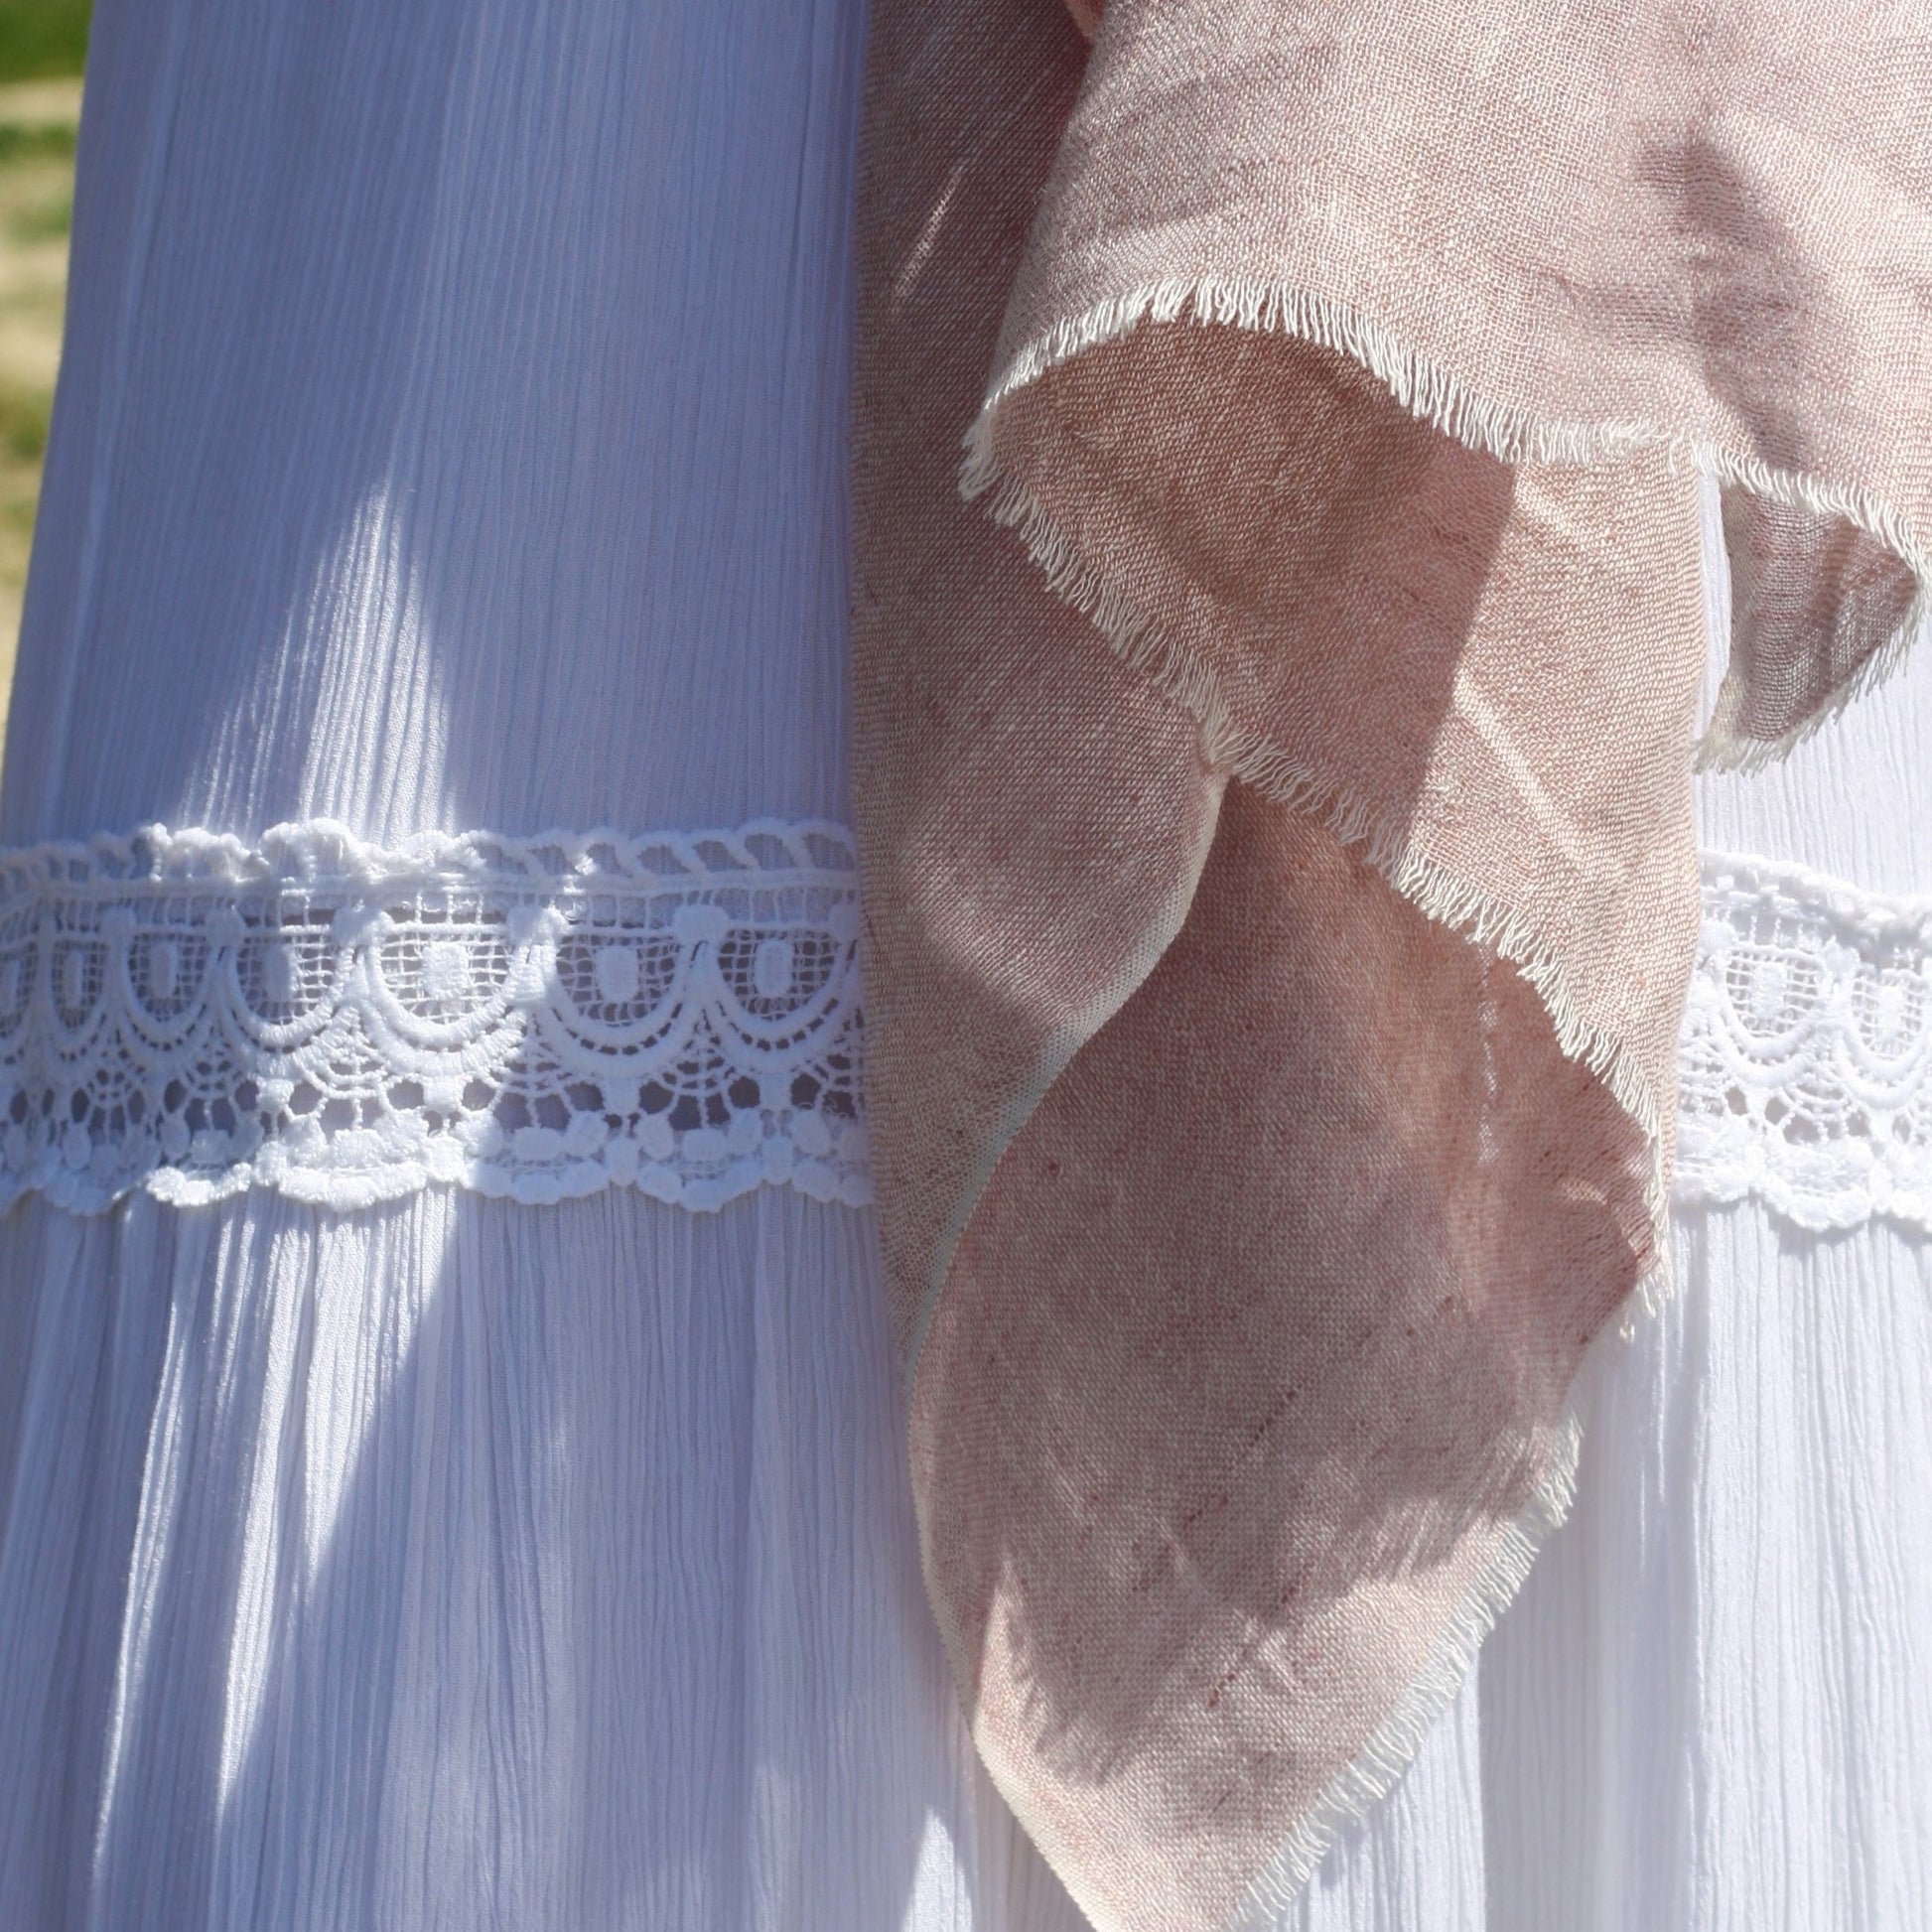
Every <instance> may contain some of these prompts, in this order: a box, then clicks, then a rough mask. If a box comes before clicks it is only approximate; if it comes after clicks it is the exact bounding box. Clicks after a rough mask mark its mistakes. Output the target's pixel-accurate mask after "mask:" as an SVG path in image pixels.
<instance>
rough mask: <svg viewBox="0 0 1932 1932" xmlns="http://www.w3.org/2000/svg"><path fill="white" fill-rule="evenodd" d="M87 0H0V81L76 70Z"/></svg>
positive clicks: (83, 48) (81, 57) (43, 77)
mask: <svg viewBox="0 0 1932 1932" xmlns="http://www.w3.org/2000/svg"><path fill="white" fill-rule="evenodd" d="M88 12H89V0H0V81H7V80H47V79H51V78H53V77H54V76H55V75H57V74H64V73H78V72H79V71H80V64H81V62H82V61H83V60H85V58H86V54H87V15H88Z"/></svg>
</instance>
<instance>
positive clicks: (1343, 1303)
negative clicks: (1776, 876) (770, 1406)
mask: <svg viewBox="0 0 1932 1932" xmlns="http://www.w3.org/2000/svg"><path fill="white" fill-rule="evenodd" d="M871 31H872V44H871V51H870V55H869V64H870V72H869V81H868V98H867V108H866V125H865V132H864V154H863V157H862V182H861V207H860V220H861V239H860V291H859V304H860V313H859V336H860V352H859V366H858V371H857V389H856V412H855V428H854V437H855V451H854V454H855V477H856V483H855V508H856V515H857V565H856V583H855V609H856V640H855V647H856V672H855V675H856V693H857V712H858V724H859V746H858V771H859V778H858V791H857V801H856V802H857V812H858V823H859V831H860V837H861V843H862V851H863V863H864V893H865V903H866V931H865V940H864V944H865V952H866V962H865V963H866V988H867V1024H868V1028H869V1033H870V1043H869V1061H868V1082H869V1111H870V1116H871V1120H872V1123H873V1136H874V1143H875V1167H876V1184H877V1188H878V1193H879V1198H880V1204H881V1209H882V1216H883V1226H884V1238H885V1244H886V1253H887V1261H888V1270H889V1278H890V1281H891V1285H892V1293H893V1296H894V1304H895V1312H896V1317H897V1326H898V1333H899V1337H900V1340H901V1343H902V1346H903V1348H904V1351H905V1360H906V1364H907V1377H908V1380H907V1390H908V1400H909V1418H910V1423H909V1449H910V1457H911V1471H912V1482H913V1490H914V1495H915V1500H916V1504H917V1508H918V1514H919V1523H920V1533H921V1549H922V1554H923V1560H924V1565H925V1573H926V1581H927V1585H928V1589H929V1593H930V1597H931V1601H932V1604H933V1608H934V1610H935V1612H936V1614H937V1617H938V1621H939V1624H940V1627H941V1630H942V1632H943V1634H944V1637H945V1641H946V1644H947V1647H948V1651H949V1653H950V1657H951V1662H952V1666H953V1669H954V1672H955V1674H956V1677H957V1680H958V1684H959V1689H960V1693H961V1696H962V1698H963V1699H964V1702H965V1706H966V1709H967V1712H968V1714H969V1716H970V1719H971V1723H972V1727H973V1733H974V1736H975V1739H976V1741H977V1743H978V1745H979V1748H980V1750H981V1751H982V1753H983V1755H984V1757H985V1759H986V1761H987V1764H988V1765H989V1767H990V1768H991V1770H992V1773H993V1775H994V1777H995V1778H996V1780H997V1781H998V1783H999V1785H1000V1787H1001V1789H1002V1790H1003V1792H1004V1793H1005V1794H1006V1796H1007V1798H1008V1799H1009V1800H1010V1802H1011V1803H1012V1804H1013V1806H1014V1807H1015V1809H1016V1811H1017V1812H1018V1814H1019V1816H1020V1818H1021V1820H1022V1821H1023V1823H1024V1824H1025V1825H1026V1826H1027V1828H1028V1829H1029V1831H1030V1832H1031V1833H1032V1834H1033V1836H1034V1837H1035V1840H1036V1841H1037V1843H1038V1844H1039V1846H1040V1847H1041V1849H1042V1850H1043V1851H1044V1853H1045V1855H1046V1856H1047V1858H1048V1859H1049V1860H1050V1862H1051V1863H1052V1864H1053V1865H1054V1867H1055V1869H1056V1870H1057V1871H1058V1872H1059V1874H1060V1876H1061V1877H1062V1879H1063V1880H1064V1881H1065V1883H1066V1884H1067V1886H1068V1888H1069V1889H1070V1891H1071V1892H1072V1894H1073V1896H1074V1898H1075V1900H1076V1901H1077V1902H1078V1903H1079V1905H1080V1906H1081V1908H1082V1909H1083V1910H1084V1911H1085V1912H1086V1913H1087V1914H1088V1916H1089V1917H1090V1918H1091V1919H1092V1921H1093V1922H1094V1924H1095V1925H1096V1926H1098V1927H1101V1928H1103V1932H1111V1928H1122V1929H1123V1932H1125V1928H1135V1929H1136V1932H1139V1929H1140V1928H1156V1927H1159V1928H1164V1929H1167V1928H1181V1929H1182V1932H1194V1929H1195V1928H1210V1927H1220V1926H1224V1925H1230V1924H1243V1923H1256V1922H1266V1921H1267V1919H1268V1918H1269V1915H1270V1914H1271V1912H1272V1911H1274V1910H1276V1909H1278V1908H1279V1906H1280V1905H1281V1903H1282V1902H1283V1901H1285V1900H1286V1899H1287V1898H1288V1897H1289V1896H1290V1895H1291V1894H1292V1893H1293V1892H1294V1890H1295V1889H1296V1888H1297V1887H1298V1886H1299V1885H1300V1883H1301V1882H1302V1881H1303V1880H1304V1879H1305V1878H1306V1877H1307V1876H1308V1874H1309V1873H1310V1872H1311V1870H1312V1868H1313V1866H1314V1864H1315V1863H1316V1862H1317V1861H1318V1859H1319V1857H1320V1855H1321V1853H1322V1850H1323V1848H1324V1846H1325V1845H1326V1844H1327V1843H1328V1841H1329V1840H1330V1839H1331V1837H1332V1836H1333V1834H1334V1832H1335V1831H1336V1829H1337V1828H1338V1826H1339V1825H1340V1824H1341V1823H1342V1822H1344V1821H1345V1820H1347V1819H1348V1818H1350V1817H1352V1816H1354V1815H1356V1814H1357V1813H1359V1812H1360V1811H1361V1810H1362V1808H1363V1807H1364V1806H1365V1805H1366V1804H1367V1803H1369V1802H1370V1801H1371V1800H1372V1798H1373V1797H1374V1796H1375V1795H1376V1794H1377V1793H1379V1792H1380V1791H1381V1790H1383V1789H1384V1788H1386V1786H1387V1785H1388V1784H1389V1783H1390V1782H1391V1781H1392V1779H1393V1778H1394V1777H1395V1776H1396V1775H1398V1774H1399V1772H1400V1770H1401V1768H1402V1766H1403V1765H1404V1764H1405V1763H1406V1762H1407V1760H1408V1758H1409V1757H1410V1755H1411V1754H1412V1752H1413V1751H1414V1749H1415V1747H1416V1744H1417V1742H1418V1740H1419V1737H1420V1735H1421V1733H1422V1731H1423V1729H1424V1728H1425V1727H1426V1725H1428V1723H1429V1721H1430V1720H1431V1718H1432V1717H1433V1716H1434V1714H1435V1713H1436V1712H1437V1711H1438V1710H1439V1709H1440V1708H1441V1706H1442V1705H1443V1704H1444V1703H1445V1702H1446V1700H1447V1699H1448V1698H1449V1696H1450V1695H1452V1693H1453V1691H1454V1689H1455V1686H1456V1684H1457V1683H1458V1682H1459V1680H1460V1678H1461V1676H1462V1674H1463V1672H1464V1671H1465V1669H1466V1668H1467V1666H1468V1664H1469V1662H1470V1660H1471V1658H1472V1656H1473V1655H1474V1652H1475V1649H1476V1647H1477V1646H1478V1644H1479V1643H1480V1641H1481V1638H1482V1636H1483V1634H1484V1633H1485V1631H1486V1630H1487V1628H1488V1627H1489V1625H1490V1624H1491V1622H1492V1621H1493V1619H1494V1617H1495V1616H1496V1614H1497V1613H1498V1611H1499V1610H1500V1608H1501V1606H1502V1605H1503V1604H1504V1602H1506V1600H1507V1599H1508V1598H1509V1596H1510V1595H1511V1594H1512V1593H1513V1591H1514V1589H1515V1587H1517V1585H1518V1584H1519V1583H1520V1581H1521V1579H1522V1577H1523V1575H1524V1573H1525V1570H1526V1568H1527V1566H1528V1564H1529V1563H1530V1560H1531V1558H1532V1556H1533V1554H1534V1551H1535V1549H1536V1547H1537V1544H1538V1541H1539V1539H1540V1538H1542V1537H1543V1536H1544V1535H1545V1534H1546V1533H1547V1532H1548V1531H1549V1530H1550V1529H1551V1528H1552V1527H1553V1526H1554V1525H1555V1524H1556V1523H1557V1522H1558V1521H1560V1520H1561V1517H1562V1515H1563V1512H1564V1509H1565V1507H1566V1504H1567V1500H1568V1494H1569V1485H1570V1479H1571V1470H1572V1465H1573V1462H1574V1458H1575V1454H1576V1436H1577V1429H1576V1422H1575V1419H1574V1416H1573V1414H1572V1411H1571V1406H1570V1388H1571V1384H1572V1381H1573V1379H1574V1377H1575V1375H1576V1372H1577V1369H1578V1366H1579V1363H1580V1361H1581V1358H1582V1357H1583V1355H1584V1353H1585V1351H1586V1350H1587V1348H1588V1347H1589V1346H1590V1344H1591V1342H1592V1340H1593V1339H1594V1338H1595V1337H1596V1336H1597V1335H1598V1334H1599V1333H1601V1332H1603V1331H1604V1330H1605V1329H1606V1328H1608V1329H1614V1328H1615V1327H1616V1326H1617V1325H1618V1323H1619V1320H1620V1318H1621V1315H1622V1312H1623V1311H1624V1310H1625V1308H1626V1305H1627V1304H1630V1303H1631V1301H1632V1298H1633V1296H1641V1295H1643V1294H1645V1293H1654V1292H1657V1290H1658V1287H1659V1285H1660V1282H1661V1278H1662V1276H1663V1273H1664V1271H1665V1268H1666V1257H1665V1247H1664V1219H1663V1217H1664V1203H1665V1200H1666V1197H1667V1185H1668V1178H1669V1166H1670V1147H1671V1121H1672V1115H1673V1105H1674V1093H1673V1078H1672V1057H1673V1050H1674V1045H1675V1040H1676V1035H1677V1029H1678V1023H1679V1018H1680V1013H1681V1008H1682V1003H1683V997H1684V989H1685V985H1686V980H1687V976H1688V973H1689V968H1690V963H1691V958H1692V952H1693V948H1694V943H1695V940H1696V934H1697V922H1698V888H1697V868H1696V853H1695V844H1694V837H1693V828H1692V819H1691V805H1690V774H1691V770H1692V767H1693V760H1694V758H1696V757H1699V756H1701V757H1702V758H1703V759H1706V760H1707V761H1708V762H1712V763H1716V764H1725V765H1748V764H1749V763H1751V762H1752V761H1753V760H1756V759H1762V758H1765V757H1768V756H1773V755H1775V754H1777V753H1778V752H1779V751H1781V750H1782V749H1783V748H1784V747H1785V746H1787V745H1788V744H1790V743H1791V742H1792V741H1793V740H1795V739H1796V738H1797V737H1798V736H1800V735H1802V734H1803V733H1805V732H1806V731H1808V730H1810V729H1812V728H1813V727H1814V726H1816V725H1817V724H1819V723H1820V722H1821V721H1822V720H1824V719H1825V718H1827V717H1828V716H1829V715H1830V714H1831V712H1832V711H1833V710H1834V708H1835V707H1836V706H1837V705H1838V704H1840V703H1841V702H1842V701H1843V700H1844V699H1845V698H1846V697H1847V696H1848V695H1849V694H1851V693H1852V692H1854V691H1855V690H1857V689H1858V688H1860V687H1861V686H1863V685H1864V684H1866V683H1868V682H1871V681H1873V680H1875V679H1877V678H1878V677H1879V676H1880V675H1882V673H1884V672H1885V671H1886V670H1887V669H1888V668H1890V667H1891V665H1892V664H1893V663H1894V662H1895V661H1896V660H1897V659H1898V658H1899V657H1900V656H1901V655H1902V653H1903V651H1904V649H1905V647H1906V645H1907V644H1908V642H1909V640H1910V639H1911V637H1912V635H1913V634H1914V633H1915V632H1916V630H1917V629H1918V627H1919V625H1920V621H1921V619H1922V616H1923V606H1924V603H1925V598H1926V590H1927V583H1928V577H1929V576H1932V573H1928V569H1927V564H1926V556H1925V548H1924V546H1925V544H1926V542H1927V534H1926V533H1927V532H1928V530H1932V426H1929V423H1928V415H1929V413H1932V143H1928V142H1927V141H1926V139H1925V130H1926V128H1927V127H1928V126H1929V125H1932V8H1929V7H1927V6H1925V5H1917V4H1895V5H1879V4H1864V3H1863V0H1706V4H1701V5H1697V6H1692V7H1685V6H1683V5H1681V4H1677V0H1563V4H1558V3H1557V0H1497V3H1495V4H1483V5H1476V6H1469V5H1466V4H1455V5H1449V4H1441V3H1439V0H1110V3H1109V5H1108V6H1107V9H1106V12H1105V17H1104V20H1103V21H1102V24H1101V27H1100V31H1099V34H1098V37H1097V39H1096V41H1095V42H1094V45H1093V47H1092V49H1091V51H1090V52H1089V50H1088V48H1087V47H1086V45H1085V43H1084V42H1083V41H1082V39H1081V38H1080V36H1079V35H1078V34H1077V33H1076V32H1075V30H1074V28H1073V27H1072V25H1071V24H1070V22H1069V20H1068V18H1067V16H1066V14H1065V12H1064V11H1063V10H1062V8H1061V7H1060V6H1059V5H1058V3H1057V0H970V4H968V3H967V0H961V3H960V4H952V5H941V6H934V5H931V4H928V3H927V0H874V7H873V24H872V30H871ZM962 437H963V438H964V447H963V450H962V445H961V439H962ZM1710 491H1716V492H1717V493H1718V494H1719V495H1720V496H1721V498H1722V510H1723V530H1724V537H1725V552H1726V557H1725V559H1723V560H1720V563H1721V568H1720V571H1719V581H1720V582H1721V583H1722V582H1723V581H1725V578H1726V576H1727V583H1728V587H1729V590H1728V597H1729V608H1728V616H1727V648H1728V669H1727V672H1726V675H1725V681H1724V684H1723V687H1722V691H1721V695H1720V698H1719V701H1718V706H1717V710H1716V714H1715V716H1714V717H1713V718H1712V719H1711V721H1710V723H1709V727H1708V729H1707V730H1706V732H1705V733H1704V736H1703V739H1702V742H1701V744H1700V743H1699V741H1698V738H1697V732H1698V716H1697V713H1698V699H1699V691H1700V684H1701V679H1702V675H1703V668H1704V662H1705V656H1706V648H1707V637H1708V635H1709V632H1710V623H1709V620H1708V618H1707V610H1706V603H1707V592H1706V583H1707V572H1706V569H1705V560H1704V559H1703V558H1702V557H1701V553H1700V531H1701V527H1702V512H1701V504H1702V499H1703V496H1704V493H1705V492H1710Z"/></svg>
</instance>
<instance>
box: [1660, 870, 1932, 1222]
mask: <svg viewBox="0 0 1932 1932" xmlns="http://www.w3.org/2000/svg"><path fill="white" fill-rule="evenodd" d="M1677 1074H1678V1111H1677V1123H1678V1125H1677V1173H1676V1183H1675V1187H1674V1189H1673V1192H1674V1194H1675V1197H1676V1199H1677V1201H1678V1203H1679V1204H1680V1205H1685V1206H1695V1205H1699V1204H1708V1205H1717V1204H1725V1203H1728V1202H1733V1201H1739V1200H1743V1199H1745V1198H1747V1197H1755V1198H1757V1199H1760V1200H1762V1201H1763V1202H1764V1203H1765V1205H1766V1206H1767V1207H1769V1208H1770V1209H1771V1210H1772V1211H1773V1212H1774V1213H1776V1214H1778V1215H1780V1216H1781V1217H1783V1218H1784V1219H1786V1220H1788V1221H1791V1222H1793V1223H1794V1224H1796V1225H1797V1226H1798V1227H1801V1228H1804V1229H1806V1230H1809V1231H1812V1232H1822V1231H1826V1230H1832V1229H1845V1228H1852V1227H1857V1226H1859V1225H1860V1224H1862V1223H1863V1222H1864V1221H1867V1220H1869V1219H1871V1218H1873V1217H1874V1216H1882V1217H1885V1218H1887V1219H1890V1220H1894V1221H1898V1222H1901V1223H1903V1224H1904V1225H1906V1226H1908V1227H1911V1228H1915V1229H1919V1230H1923V1231H1927V1232H1932V898H1898V897H1886V896H1883V895H1879V894H1874V893H1866V892H1863V891H1862V890H1861V889H1859V888H1857V887H1854V886H1851V885H1849V884H1848V883H1846V882H1845V881H1843V880H1839V879H1833V878H1830V877H1828V876H1826V875H1824V874H1821V873H1817V872H1813V871H1811V870H1810V869H1809V868H1807V867H1804V866H1798V865H1791V864H1783V863H1778V862H1773V861H1768V860H1761V859H1748V858H1738V857H1732V856H1728V855H1725V854H1713V855H1711V856H1708V857H1707V858H1706V859H1705V861H1704V927H1703V933H1702V937H1701V940H1700V943H1699V947H1698V956H1697V964H1696V967H1695V969H1694V971H1693V973H1692V978H1691V986H1690V995H1689V998H1688V1000H1687V1002H1686V1006H1685V1014H1684V1028H1683V1033H1682V1035H1681V1037H1680V1041H1679V1047H1678V1062H1677Z"/></svg>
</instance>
